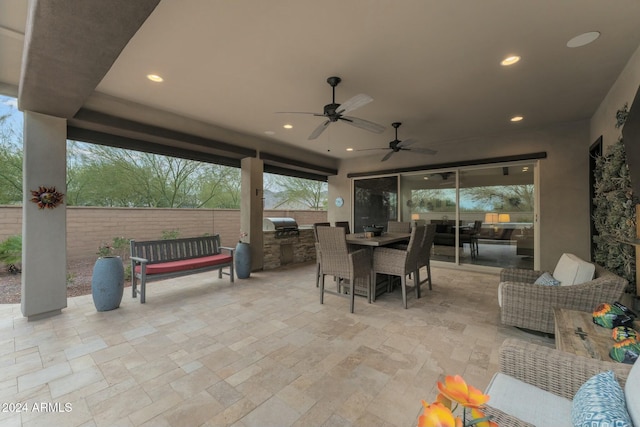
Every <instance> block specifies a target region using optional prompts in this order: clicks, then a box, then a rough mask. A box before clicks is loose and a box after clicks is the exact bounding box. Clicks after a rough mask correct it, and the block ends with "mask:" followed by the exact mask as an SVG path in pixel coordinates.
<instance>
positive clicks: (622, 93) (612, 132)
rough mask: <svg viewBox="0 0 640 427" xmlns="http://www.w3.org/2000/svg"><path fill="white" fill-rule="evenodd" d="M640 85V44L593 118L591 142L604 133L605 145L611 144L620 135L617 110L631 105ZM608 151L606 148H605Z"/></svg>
mask: <svg viewBox="0 0 640 427" xmlns="http://www.w3.org/2000/svg"><path fill="white" fill-rule="evenodd" d="M638 86H640V46H639V47H638V49H637V50H636V51H635V53H634V54H633V55H632V56H631V58H630V59H629V62H627V65H626V66H625V68H624V70H623V71H622V73H620V76H619V77H618V79H617V80H616V82H615V83H614V84H613V86H611V89H610V90H609V93H607V96H606V97H605V98H604V100H603V101H602V103H601V104H600V107H598V109H597V110H596V112H595V114H594V115H593V117H592V118H591V126H590V127H591V131H590V135H591V138H590V139H591V142H593V141H595V140H596V139H597V138H599V137H600V135H602V140H603V143H604V146H605V147H606V146H607V145H610V144H612V143H614V142H616V141H617V140H618V138H619V137H620V129H616V127H615V124H616V111H618V110H619V109H621V108H622V107H623V106H624V104H625V103H627V104H629V106H631V102H632V101H633V97H634V96H635V94H636V91H637V90H638ZM605 152H606V148H605Z"/></svg>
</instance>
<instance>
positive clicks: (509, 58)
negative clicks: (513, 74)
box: [500, 55, 520, 67]
mask: <svg viewBox="0 0 640 427" xmlns="http://www.w3.org/2000/svg"><path fill="white" fill-rule="evenodd" d="M518 61H520V57H519V56H518V55H511V56H507V57H506V58H504V59H503V60H502V61H500V65H502V66H504V67H506V66H509V65H513V64H515V63H516V62H518Z"/></svg>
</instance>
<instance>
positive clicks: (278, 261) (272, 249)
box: [263, 221, 323, 270]
mask: <svg viewBox="0 0 640 427" xmlns="http://www.w3.org/2000/svg"><path fill="white" fill-rule="evenodd" d="M316 222H323V221H316ZM283 246H287V248H285V257H286V256H287V255H286V254H288V253H290V252H289V251H291V253H292V259H291V263H300V262H307V261H314V260H315V259H316V247H315V238H314V237H313V229H311V228H302V229H300V235H299V236H294V237H283V238H276V237H275V231H265V232H264V259H263V263H264V265H263V268H264V269H265V270H271V269H274V268H278V267H280V266H281V265H283V259H282V255H283V252H282V251H283ZM284 264H286V260H285V262H284Z"/></svg>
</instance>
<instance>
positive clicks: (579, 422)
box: [571, 371, 633, 427]
mask: <svg viewBox="0 0 640 427" xmlns="http://www.w3.org/2000/svg"><path fill="white" fill-rule="evenodd" d="M571 422H572V423H573V425H574V426H575V427H633V424H631V419H630V418H629V414H628V413H627V406H626V404H625V401H624V392H623V391H622V388H621V387H620V384H618V381H616V379H615V377H614V376H613V371H607V372H602V373H600V374H597V375H595V376H593V377H591V378H589V379H588V380H587V382H585V383H584V384H583V385H582V387H580V389H579V390H578V392H577V393H576V395H575V396H574V397H573V408H572V410H571Z"/></svg>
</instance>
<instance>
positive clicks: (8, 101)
mask: <svg viewBox="0 0 640 427" xmlns="http://www.w3.org/2000/svg"><path fill="white" fill-rule="evenodd" d="M6 114H8V115H9V116H10V119H9V120H10V121H11V123H12V124H14V125H15V126H20V127H22V112H21V111H18V100H17V99H15V98H11V97H8V96H4V95H0V116H4V115H6Z"/></svg>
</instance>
